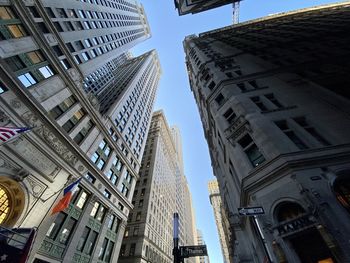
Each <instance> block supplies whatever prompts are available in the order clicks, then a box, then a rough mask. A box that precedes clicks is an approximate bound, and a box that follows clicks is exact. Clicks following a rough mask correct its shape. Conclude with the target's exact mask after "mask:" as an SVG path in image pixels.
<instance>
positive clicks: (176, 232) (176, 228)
mask: <svg viewBox="0 0 350 263" xmlns="http://www.w3.org/2000/svg"><path fill="white" fill-rule="evenodd" d="M173 223H174V226H173V227H174V234H173V237H174V249H173V255H174V263H179V262H180V261H179V260H180V257H179V214H178V213H174V221H173Z"/></svg>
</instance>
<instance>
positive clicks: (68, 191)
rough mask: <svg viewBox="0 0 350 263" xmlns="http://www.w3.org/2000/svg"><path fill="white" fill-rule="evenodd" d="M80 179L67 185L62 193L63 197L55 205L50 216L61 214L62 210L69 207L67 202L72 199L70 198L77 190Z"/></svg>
mask: <svg viewBox="0 0 350 263" xmlns="http://www.w3.org/2000/svg"><path fill="white" fill-rule="evenodd" d="M80 180H81V178H79V179H78V180H76V181H75V182H73V183H72V184H70V185H68V186H67V187H66V188H65V189H64V191H63V197H62V199H61V200H60V201H58V203H57V204H56V205H55V207H54V208H53V209H52V213H51V215H53V214H55V213H58V212H61V211H63V210H64V209H66V208H67V207H68V206H69V202H70V200H71V199H72V196H73V194H74V192H75V191H76V190H78V185H79V182H80Z"/></svg>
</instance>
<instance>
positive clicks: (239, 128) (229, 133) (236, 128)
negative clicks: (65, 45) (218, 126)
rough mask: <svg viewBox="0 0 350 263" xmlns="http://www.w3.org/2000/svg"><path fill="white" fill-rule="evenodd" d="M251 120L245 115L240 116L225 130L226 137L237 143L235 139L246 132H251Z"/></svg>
mask: <svg viewBox="0 0 350 263" xmlns="http://www.w3.org/2000/svg"><path fill="white" fill-rule="evenodd" d="M250 130H251V129H250V125H249V122H248V121H247V120H246V119H245V118H244V117H243V116H239V117H238V118H237V119H236V120H235V121H234V122H233V123H232V125H231V126H230V127H228V128H227V129H226V130H225V136H226V138H227V139H228V140H229V141H230V142H231V143H232V144H233V145H235V140H236V139H237V138H238V137H239V136H241V135H242V134H243V133H245V132H250Z"/></svg>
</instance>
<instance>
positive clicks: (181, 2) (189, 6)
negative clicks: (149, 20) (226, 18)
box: [174, 0, 240, 16]
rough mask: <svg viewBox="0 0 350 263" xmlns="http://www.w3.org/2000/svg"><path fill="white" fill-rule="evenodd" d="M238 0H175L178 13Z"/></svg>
mask: <svg viewBox="0 0 350 263" xmlns="http://www.w3.org/2000/svg"><path fill="white" fill-rule="evenodd" d="M237 1H240V0H233V1H232V0H231V1H230V0H186V1H185V0H175V1H174V3H175V7H176V8H177V9H178V12H179V15H180V16H181V15H187V14H190V13H191V14H195V13H199V12H203V11H206V10H209V9H212V8H216V7H220V6H223V5H227V4H232V3H233V2H237Z"/></svg>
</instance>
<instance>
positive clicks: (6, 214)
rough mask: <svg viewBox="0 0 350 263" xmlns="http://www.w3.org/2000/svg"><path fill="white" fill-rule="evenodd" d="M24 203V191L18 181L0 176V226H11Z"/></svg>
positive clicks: (20, 212) (18, 215)
mask: <svg viewBox="0 0 350 263" xmlns="http://www.w3.org/2000/svg"><path fill="white" fill-rule="evenodd" d="M24 204H25V198H24V192H23V190H22V188H21V186H20V185H19V184H18V182H16V181H14V180H12V179H10V178H9V177H7V176H0V226H3V227H12V226H13V225H14V224H15V223H16V222H17V220H18V219H19V217H20V216H21V214H22V212H23V209H24Z"/></svg>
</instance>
